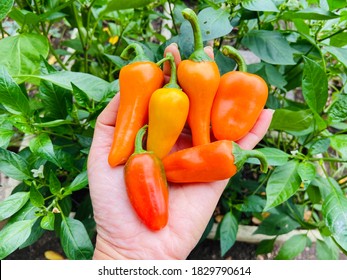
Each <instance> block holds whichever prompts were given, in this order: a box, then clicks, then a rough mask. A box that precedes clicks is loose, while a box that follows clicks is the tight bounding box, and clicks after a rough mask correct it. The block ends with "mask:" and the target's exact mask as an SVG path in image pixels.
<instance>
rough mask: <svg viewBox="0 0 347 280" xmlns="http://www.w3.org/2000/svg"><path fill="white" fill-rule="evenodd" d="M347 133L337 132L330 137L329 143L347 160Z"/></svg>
mask: <svg viewBox="0 0 347 280" xmlns="http://www.w3.org/2000/svg"><path fill="white" fill-rule="evenodd" d="M346 143H347V135H346V134H338V135H334V136H332V137H331V138H330V145H331V147H332V148H333V149H335V150H336V151H337V152H338V153H339V154H340V155H341V156H342V158H344V159H346V160H347V145H346Z"/></svg>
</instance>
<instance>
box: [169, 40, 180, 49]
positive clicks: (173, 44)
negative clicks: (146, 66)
mask: <svg viewBox="0 0 347 280" xmlns="http://www.w3.org/2000/svg"><path fill="white" fill-rule="evenodd" d="M170 46H172V47H176V48H177V49H178V45H177V43H175V42H174V43H171V44H170V45H168V47H170Z"/></svg>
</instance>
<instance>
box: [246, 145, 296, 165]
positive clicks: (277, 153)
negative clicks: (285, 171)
mask: <svg viewBox="0 0 347 280" xmlns="http://www.w3.org/2000/svg"><path fill="white" fill-rule="evenodd" d="M257 150H258V151H259V152H261V153H263V154H264V156H265V157H266V160H267V163H268V164H269V165H271V166H280V165H283V164H286V163H287V162H288V159H289V157H290V155H288V154H287V153H286V152H283V151H282V150H280V149H276V148H261V149H257ZM247 162H249V163H253V164H260V161H259V160H258V159H256V158H249V159H248V160H247Z"/></svg>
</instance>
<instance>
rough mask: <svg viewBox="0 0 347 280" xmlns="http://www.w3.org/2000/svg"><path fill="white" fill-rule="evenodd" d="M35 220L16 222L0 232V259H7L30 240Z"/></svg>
mask: <svg viewBox="0 0 347 280" xmlns="http://www.w3.org/2000/svg"><path fill="white" fill-rule="evenodd" d="M35 220H36V219H34V220H25V221H19V222H15V223H13V224H11V225H9V226H6V227H5V228H3V229H2V230H1V231H0V240H1V242H0V259H4V258H5V257H7V256H8V255H9V254H11V253H12V252H13V251H15V250H16V249H17V248H18V247H19V246H21V245H22V244H23V243H24V242H25V241H26V240H27V239H28V237H29V236H30V233H31V227H32V226H33V224H34V223H35Z"/></svg>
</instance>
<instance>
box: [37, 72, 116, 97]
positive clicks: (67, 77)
mask: <svg viewBox="0 0 347 280" xmlns="http://www.w3.org/2000/svg"><path fill="white" fill-rule="evenodd" d="M34 77H36V78H40V79H42V80H45V81H48V82H51V83H52V84H55V85H57V86H59V87H62V88H65V89H68V90H72V84H74V85H75V86H76V87H78V88H79V89H80V90H82V91H83V92H85V93H86V94H87V95H88V97H89V98H91V99H93V100H95V101H101V100H102V99H103V98H105V96H107V95H109V94H110V93H111V92H116V89H115V88H113V86H112V84H111V83H109V82H106V81H105V80H103V79H101V78H99V77H96V76H93V75H91V74H87V73H80V72H70V71H61V72H56V73H51V74H46V75H37V76H34Z"/></svg>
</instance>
